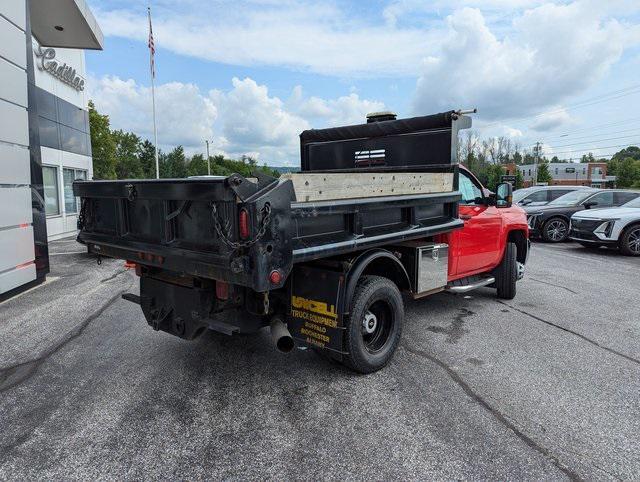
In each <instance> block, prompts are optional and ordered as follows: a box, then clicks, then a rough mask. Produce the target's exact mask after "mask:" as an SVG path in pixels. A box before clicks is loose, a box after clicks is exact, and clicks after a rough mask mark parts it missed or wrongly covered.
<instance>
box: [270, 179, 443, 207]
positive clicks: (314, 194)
mask: <svg viewBox="0 0 640 482" xmlns="http://www.w3.org/2000/svg"><path fill="white" fill-rule="evenodd" d="M281 178H282V179H290V180H291V182H292V183H293V189H294V191H295V194H296V201H298V202H311V201H329V200H337V199H357V198H364V197H378V196H400V195H403V194H431V193H436V192H451V191H453V173H451V172H388V173H387V172H385V173H383V172H349V173H286V174H283V175H282V176H281Z"/></svg>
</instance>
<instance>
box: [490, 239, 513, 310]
mask: <svg viewBox="0 0 640 482" xmlns="http://www.w3.org/2000/svg"><path fill="white" fill-rule="evenodd" d="M517 254H518V249H517V248H516V245H515V243H507V247H506V248H505V250H504V256H503V257H502V261H501V262H500V264H499V265H498V267H497V268H496V270H495V278H496V283H495V284H496V288H497V289H498V298H502V299H504V300H512V299H513V298H515V296H516V282H517V281H518V260H517V259H516V258H517Z"/></svg>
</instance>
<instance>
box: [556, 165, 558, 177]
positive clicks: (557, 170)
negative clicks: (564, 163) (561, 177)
mask: <svg viewBox="0 0 640 482" xmlns="http://www.w3.org/2000/svg"><path fill="white" fill-rule="evenodd" d="M557 175H558V168H557V167H556V176H557Z"/></svg>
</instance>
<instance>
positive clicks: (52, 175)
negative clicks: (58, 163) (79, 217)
mask: <svg viewBox="0 0 640 482" xmlns="http://www.w3.org/2000/svg"><path fill="white" fill-rule="evenodd" d="M42 181H43V184H44V206H45V212H46V214H47V216H53V215H56V214H60V202H59V199H60V197H59V191H58V169H57V168H56V167H52V166H42Z"/></svg>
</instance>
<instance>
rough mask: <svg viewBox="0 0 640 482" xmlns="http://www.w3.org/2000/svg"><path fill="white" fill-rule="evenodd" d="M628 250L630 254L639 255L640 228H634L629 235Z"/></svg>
mask: <svg viewBox="0 0 640 482" xmlns="http://www.w3.org/2000/svg"><path fill="white" fill-rule="evenodd" d="M627 244H628V245H629V250H630V251H631V252H632V253H636V254H639V253H640V228H636V229H634V230H633V231H631V232H630V233H629V241H628V243H627Z"/></svg>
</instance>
